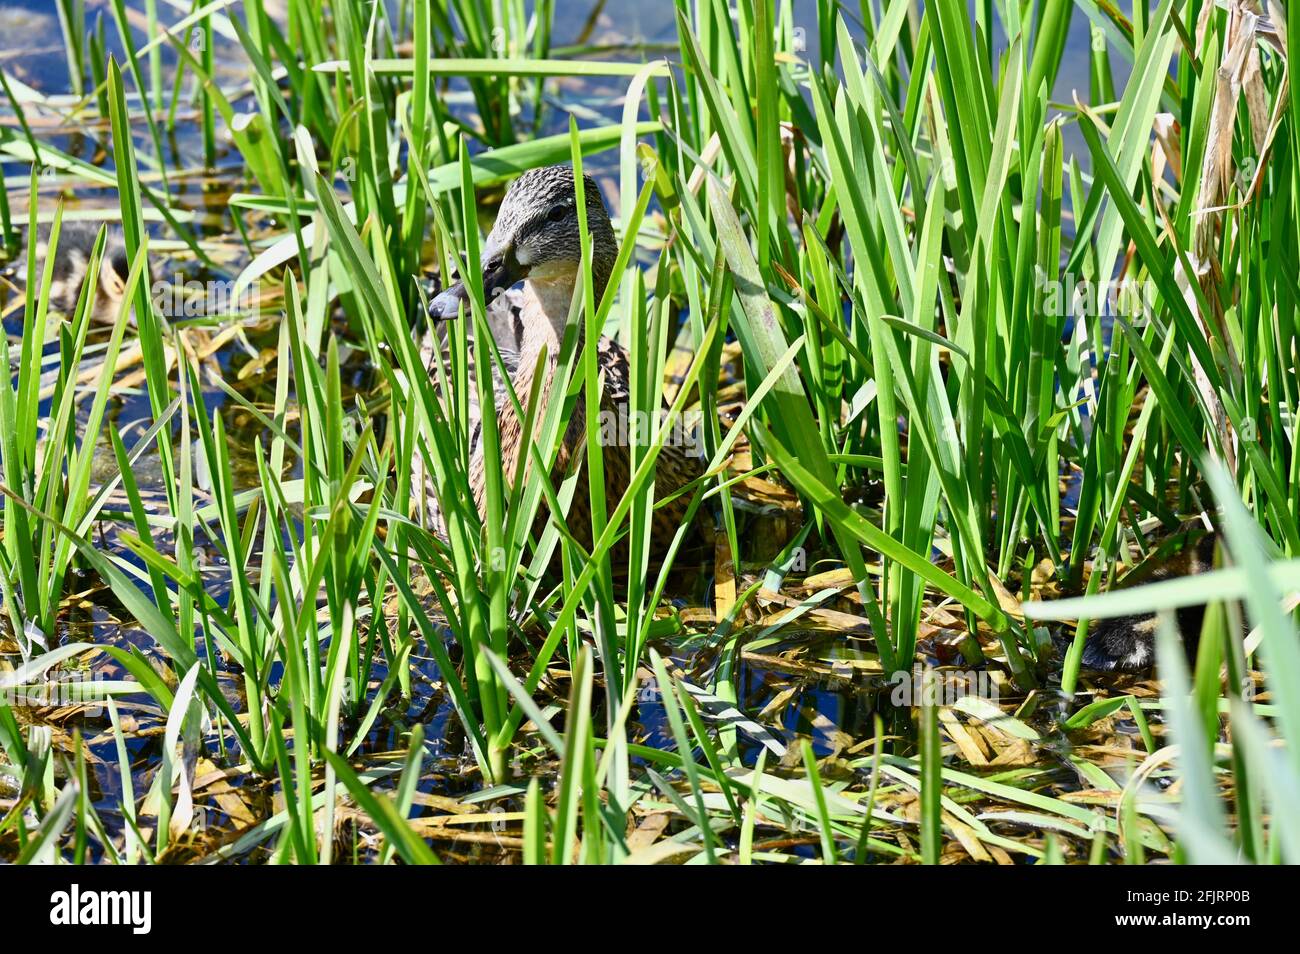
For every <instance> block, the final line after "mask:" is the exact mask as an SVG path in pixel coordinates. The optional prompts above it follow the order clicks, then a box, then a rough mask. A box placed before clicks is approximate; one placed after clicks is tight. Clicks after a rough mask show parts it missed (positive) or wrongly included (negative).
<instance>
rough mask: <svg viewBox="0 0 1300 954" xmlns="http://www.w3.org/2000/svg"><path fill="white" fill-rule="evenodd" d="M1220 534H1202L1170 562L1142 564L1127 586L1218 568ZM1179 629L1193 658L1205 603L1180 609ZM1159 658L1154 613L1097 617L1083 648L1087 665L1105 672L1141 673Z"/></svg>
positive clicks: (1131, 574) (1189, 542)
mask: <svg viewBox="0 0 1300 954" xmlns="http://www.w3.org/2000/svg"><path fill="white" fill-rule="evenodd" d="M1217 541H1218V535H1217V534H1214V533H1198V535H1197V536H1196V537H1195V539H1194V540H1189V541H1188V542H1187V544H1186V545H1185V546H1184V547H1183V549H1182V550H1181V551H1180V552H1179V553H1176V554H1174V556H1173V557H1172V558H1170V559H1168V560H1166V561H1163V562H1159V563H1156V564H1154V565H1151V566H1149V567H1148V566H1145V565H1144V566H1141V567H1139V568H1138V569H1137V570H1135V571H1134V572H1133V573H1130V574H1129V575H1128V576H1127V577H1126V578H1125V580H1124V583H1123V586H1124V587H1129V586H1133V585H1135V584H1138V583H1155V582H1158V581H1160V580H1168V579H1173V578H1174V577H1179V576H1190V575H1193V574H1196V573H1204V572H1206V571H1207V570H1211V569H1213V568H1214V547H1215V544H1216V542H1217ZM1176 615H1177V621H1178V629H1179V631H1180V632H1181V633H1182V637H1183V645H1184V647H1185V648H1186V649H1187V655H1188V658H1189V659H1192V658H1195V655H1196V647H1197V644H1198V642H1199V641H1200V636H1201V625H1202V623H1203V622H1204V620H1205V607H1204V606H1184V607H1183V608H1182V609H1180V610H1178V612H1177V614H1176ZM1155 660H1156V618H1155V616H1154V615H1152V614H1142V615H1137V616H1117V617H1114V618H1112V619H1102V620H1097V621H1095V622H1094V623H1093V625H1092V626H1091V627H1090V630H1089V633H1088V639H1087V642H1086V643H1085V644H1084V647H1083V664H1084V666H1086V667H1088V668H1089V669H1096V670H1100V671H1103V672H1131V673H1141V672H1146V671H1147V670H1149V669H1150V668H1151V667H1152V665H1153V664H1154V663H1155Z"/></svg>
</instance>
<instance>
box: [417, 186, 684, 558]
mask: <svg viewBox="0 0 1300 954" xmlns="http://www.w3.org/2000/svg"><path fill="white" fill-rule="evenodd" d="M573 192H574V189H573V172H572V170H571V169H570V168H569V167H568V166H552V167H549V168H545V169H534V170H530V171H529V172H526V173H524V174H523V175H522V176H520V177H519V178H518V179H517V180H516V181H515V182H514V184H513V185H512V186H511V188H510V190H509V192H508V193H507V194H506V197H505V199H504V200H503V201H502V204H501V209H500V211H499V213H498V215H497V221H496V224H495V225H494V226H493V229H492V232H491V234H490V235H489V236H488V239H487V241H486V243H485V246H484V251H483V264H484V271H485V277H484V284H485V289H486V291H487V292H488V294H489V297H490V296H491V294H492V292H493V291H494V290H495V288H494V286H495V287H506V288H509V286H510V285H512V284H513V283H514V282H513V281H512V279H514V278H516V276H522V277H525V278H526V281H525V284H524V287H523V290H522V291H507V292H506V293H505V294H502V295H500V296H499V297H497V298H496V299H495V300H494V301H492V302H491V304H490V306H489V309H488V323H489V327H490V328H491V329H492V332H493V337H494V338H495V340H496V342H497V346H498V348H499V349H500V350H501V352H502V357H503V360H504V363H505V365H506V367H507V370H509V371H510V373H511V381H512V384H513V386H514V389H515V393H516V394H517V395H518V396H519V398H520V400H521V401H526V400H527V396H528V395H529V393H530V392H531V389H532V386H533V374H534V369H535V368H536V366H537V359H538V356H539V354H540V353H541V352H542V349H543V348H544V349H545V350H546V354H547V359H546V363H545V364H544V365H543V368H542V372H543V374H544V375H545V378H544V380H543V381H542V382H541V387H540V390H539V392H538V400H539V401H540V402H541V406H540V407H539V408H538V409H537V414H536V415H535V416H536V418H537V419H538V420H539V421H540V420H541V417H542V415H543V414H544V413H545V409H546V407H547V405H548V403H549V402H550V400H551V399H552V397H553V396H555V395H553V390H554V384H555V373H556V365H557V361H556V359H557V356H558V355H559V352H560V347H561V343H562V340H563V335H564V329H565V325H566V322H567V318H568V313H569V306H570V304H571V301H572V297H573V293H574V291H575V287H576V284H577V282H578V281H579V280H580V279H579V272H580V262H581V243H580V239H579V231H578V220H577V214H576V210H575V209H574V202H573ZM585 199H586V209H587V227H588V231H589V233H590V235H591V242H592V282H593V286H594V290H595V294H596V296H597V298H599V296H600V295H601V294H602V293H603V292H604V289H605V286H606V285H607V284H608V282H609V279H610V271H611V269H612V268H613V264H614V260H615V258H616V256H617V251H618V249H617V240H616V238H615V236H614V229H613V226H612V225H611V224H610V220H609V215H608V213H607V212H606V211H605V204H604V200H603V199H602V197H601V195H600V190H599V188H598V187H597V186H596V184H595V182H593V181H592V180H591V179H590V178H589V177H585ZM464 297H465V293H464V291H463V290H462V288H461V287H460V286H456V287H453V288H451V289H449V290H448V291H446V292H443V294H441V295H439V296H438V298H437V299H435V300H434V303H433V305H432V306H431V308H430V313H431V314H432V315H433V316H434V317H435V318H450V317H453V316H454V315H455V314H456V311H457V308H458V307H459V306H460V303H461V302H463V300H464ZM437 337H440V336H435V335H433V334H431V335H430V336H429V339H430V340H429V342H427V343H426V354H427V355H428V356H429V357H430V358H431V357H432V353H431V349H432V346H433V341H434V339H435V338H437ZM597 360H598V364H599V368H600V373H601V374H602V375H603V378H604V390H603V392H602V395H601V410H602V412H606V413H608V414H610V415H613V417H612V420H616V421H626V420H627V414H628V410H627V409H628V399H629V393H630V392H629V378H630V375H629V367H628V355H627V352H626V351H625V350H624V349H623V347H622V345H620V344H618V343H617V342H615V341H613V340H612V339H610V338H605V337H602V338H601V339H600V341H599V342H598V352H597ZM494 390H495V392H496V405H497V406H496V416H497V421H498V429H499V434H500V439H501V458H502V462H503V465H504V470H505V473H504V475H503V476H504V478H505V484H506V486H507V487H509V486H511V485H512V484H513V481H514V480H515V479H516V477H517V476H518V468H519V459H520V457H521V456H523V450H524V448H522V447H521V446H520V445H521V437H522V433H521V432H522V425H521V423H520V421H519V419H518V418H517V417H516V415H515V413H514V409H513V406H512V405H511V404H510V402H509V400H508V399H507V398H506V397H505V391H504V387H503V386H502V384H501V382H498V383H497V387H496V388H495V389H494ZM475 410H476V409H475ZM524 410H525V412H527V408H526V407H525V408H524ZM471 428H472V430H471V460H470V482H471V487H472V490H473V493H474V502H475V504H476V506H477V507H478V509H479V512H480V513H483V511H484V493H485V474H484V470H483V451H482V446H481V442H480V440H479V432H478V420H477V418H476V417H475V418H474V419H473V420H472V421H471ZM585 440H586V413H585V407H584V404H583V399H582V397H581V396H579V398H578V401H577V405H576V406H575V408H574V412H573V415H572V416H571V417H570V418H569V420H568V422H567V425H566V426H565V430H564V433H563V435H562V437H561V440H560V448H559V452H558V454H557V456H556V461H555V466H554V470H553V472H552V474H551V479H552V481H553V483H554V485H555V486H556V487H557V488H558V487H559V484H560V481H561V480H563V479H564V477H565V475H566V474H567V473H568V472H569V469H570V467H571V466H572V464H573V462H574V459H575V457H578V456H580V455H581V449H582V446H583V444H584V442H585ZM603 463H604V471H605V499H606V501H607V503H608V507H609V509H610V511H611V512H612V510H613V508H614V507H615V506H616V505H617V503H618V501H619V499H620V498H621V497H622V495H623V493H624V491H625V490H626V489H627V485H628V481H629V478H630V460H629V456H628V448H627V447H626V446H625V445H624V444H623V443H622V442H620V441H615V442H611V443H607V444H606V445H605V447H604V457H603ZM702 471H703V462H702V461H700V460H699V459H698V458H697V457H696V456H694V455H693V454H691V453H689V451H688V450H687V449H686V448H683V447H680V446H676V445H674V444H666V445H665V446H664V448H663V450H662V451H661V452H660V454H659V457H658V459H657V461H656V470H655V496H656V499H663V498H664V497H667V496H669V495H671V494H672V493H674V492H675V491H676V490H677V489H679V488H680V487H682V486H683V485H684V484H686V483H689V482H690V481H692V480H694V479H695V478H696V477H698V476H699V475H700V473H702ZM525 472H526V471H525ZM419 492H420V493H423V494H426V495H427V498H428V499H427V502H428V505H429V512H430V513H434V512H436V510H437V500H436V496H435V495H434V492H433V489H432V487H431V486H425V487H424V488H423V489H421V490H420V491H419ZM689 499H690V495H689V494H686V495H682V496H680V497H678V498H677V499H675V500H673V501H670V502H669V503H667V504H666V505H664V506H662V507H659V508H656V510H655V512H654V516H653V529H652V540H651V548H652V550H653V551H654V552H662V551H663V550H664V549H665V548H666V547H667V546H668V544H669V542H670V541H671V540H672V538H673V535H674V534H675V533H676V531H677V528H678V527H679V526H680V525H681V523H682V521H683V520H684V518H685V511H686V507H687V505H688V503H689ZM544 507H545V503H544V502H543V508H544ZM589 508H590V497H589V492H588V487H587V467H586V465H585V464H584V465H583V467H582V470H581V472H580V475H579V480H578V486H577V487H576V489H575V492H574V496H573V502H572V504H571V506H570V508H569V514H568V519H567V525H568V527H569V530H570V531H571V532H572V533H573V535H574V536H575V538H576V539H577V540H578V541H579V542H581V543H582V545H583V546H584V547H589V546H590V545H591V520H590V514H589ZM545 517H546V513H545V509H543V512H542V514H541V516H540V517H539V526H538V527H537V528H536V529H537V530H539V531H540V529H541V526H540V523H541V521H543V520H544V519H545ZM438 529H441V528H440V527H439V528H438Z"/></svg>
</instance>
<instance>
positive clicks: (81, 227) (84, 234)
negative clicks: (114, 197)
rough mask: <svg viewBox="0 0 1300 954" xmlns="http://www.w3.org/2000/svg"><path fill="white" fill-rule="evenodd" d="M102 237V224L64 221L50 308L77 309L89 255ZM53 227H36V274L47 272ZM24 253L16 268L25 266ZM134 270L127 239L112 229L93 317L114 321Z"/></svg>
mask: <svg viewBox="0 0 1300 954" xmlns="http://www.w3.org/2000/svg"><path fill="white" fill-rule="evenodd" d="M98 236H99V226H98V225H97V224H95V223H92V222H70V221H65V222H63V223H62V225H61V226H60V227H59V242H58V247H57V249H56V251H55V256H54V268H53V270H52V272H51V276H50V308H51V309H52V310H56V311H60V312H62V313H63V314H65V315H71V314H72V313H73V312H74V311H76V308H77V298H78V297H79V296H80V295H81V288H82V286H83V285H84V284H85V281H86V273H87V272H88V271H89V268H90V254H91V252H92V251H93V250H94V248H95V240H96V239H97V238H98ZM49 242H50V226H49V225H40V226H37V229H36V269H37V272H36V274H37V275H38V276H39V275H42V274H44V269H45V259H46V257H47V256H48V255H49ZM25 262H26V258H25V256H19V257H18V258H17V259H16V260H15V263H14V270H16V271H19V272H20V273H21V270H23V269H24V268H25V264H24V263H25ZM130 270H131V263H130V260H129V259H128V258H127V254H126V242H125V240H124V239H123V237H122V234H121V232H120V231H117V230H115V229H109V232H108V235H107V237H106V238H105V240H104V254H103V257H102V259H101V260H100V266H99V292H98V295H99V297H98V298H97V299H96V300H95V301H93V302H92V303H91V309H92V310H91V320H92V321H96V322H100V323H112V321H113V320H114V319H115V318H116V317H117V312H118V306H119V305H120V304H121V302H122V294H123V292H124V291H125V290H126V279H127V275H128V274H129V272H130Z"/></svg>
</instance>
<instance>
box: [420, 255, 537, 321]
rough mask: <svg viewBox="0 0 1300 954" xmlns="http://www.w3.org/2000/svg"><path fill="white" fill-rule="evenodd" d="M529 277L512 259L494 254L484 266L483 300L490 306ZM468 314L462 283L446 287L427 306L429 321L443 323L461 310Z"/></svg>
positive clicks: (467, 291) (467, 295)
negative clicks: (497, 298)
mask: <svg viewBox="0 0 1300 954" xmlns="http://www.w3.org/2000/svg"><path fill="white" fill-rule="evenodd" d="M527 277H528V270H527V269H526V268H523V267H521V266H520V265H519V263H518V262H516V261H515V257H514V255H508V254H507V255H502V254H493V255H490V256H489V257H488V264H486V265H485V266H483V298H484V301H485V302H491V301H492V300H493V299H495V298H496V297H497V295H500V294H501V293H502V292H503V291H505V290H506V289H507V288H509V287H510V286H511V285H515V284H518V283H519V282H521V281H523V280H524V279H525V278H527ZM462 306H464V308H465V310H466V311H469V289H468V288H466V287H465V283H464V282H456V283H455V284H453V285H448V286H447V287H446V288H444V289H443V290H442V291H441V292H439V293H438V294H437V295H436V296H434V299H433V301H431V302H429V317H430V318H432V319H433V320H434V321H446V320H447V319H449V318H455V317H456V316H457V315H459V314H460V310H461V307H462Z"/></svg>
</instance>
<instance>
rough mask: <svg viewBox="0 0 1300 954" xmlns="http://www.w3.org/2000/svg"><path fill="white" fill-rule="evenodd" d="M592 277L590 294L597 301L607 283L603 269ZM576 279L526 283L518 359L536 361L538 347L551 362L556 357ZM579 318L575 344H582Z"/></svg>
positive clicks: (569, 276) (580, 319)
mask: <svg viewBox="0 0 1300 954" xmlns="http://www.w3.org/2000/svg"><path fill="white" fill-rule="evenodd" d="M593 271H594V274H593V275H592V279H593V281H592V292H593V294H594V295H595V297H596V300H597V301H599V300H600V298H601V296H602V295H603V294H604V293H605V285H606V284H607V282H608V281H609V273H608V270H607V269H602V268H600V267H596V268H594V269H593ZM577 287H578V276H577V275H576V274H568V275H564V276H561V277H556V278H550V279H529V280H528V281H527V282H526V283H525V286H524V291H525V298H526V300H527V304H526V306H525V307H526V311H525V314H524V316H523V325H524V336H525V340H524V342H523V347H522V348H521V349H520V352H521V355H523V356H525V358H529V357H531V358H532V359H534V360H535V359H536V356H537V354H538V353H539V352H540V351H541V349H542V347H545V348H546V353H547V354H548V355H550V357H551V358H552V360H554V359H555V358H557V357H558V356H559V354H560V348H561V346H562V345H563V343H564V330H565V328H566V327H568V324H569V309H570V308H571V307H572V305H573V295H574V293H575V292H576V291H577ZM584 324H585V322H584V320H583V316H582V315H581V314H579V316H578V340H579V341H581V340H582V335H583V326H584Z"/></svg>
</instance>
